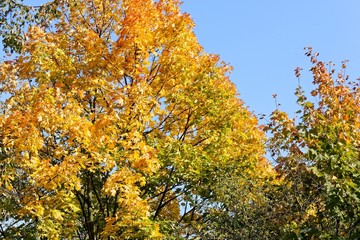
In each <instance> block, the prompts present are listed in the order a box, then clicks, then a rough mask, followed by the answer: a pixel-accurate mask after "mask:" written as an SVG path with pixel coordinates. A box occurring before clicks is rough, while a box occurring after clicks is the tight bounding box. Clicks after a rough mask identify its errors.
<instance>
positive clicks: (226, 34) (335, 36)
mask: <svg viewBox="0 0 360 240" xmlns="http://www.w3.org/2000/svg"><path fill="white" fill-rule="evenodd" d="M44 2H46V0H25V1H24V3H26V4H34V5H38V4H41V3H44ZM182 10H183V11H184V12H187V13H189V14H190V15H191V16H192V18H193V20H194V22H195V24H196V28H195V33H196V35H197V37H198V40H199V42H200V44H201V45H203V46H204V48H205V50H206V51H207V52H209V53H216V54H219V55H220V56H221V58H222V60H223V61H225V62H227V63H229V64H230V65H232V66H233V67H234V71H233V73H232V74H231V76H230V78H231V80H232V81H233V82H234V83H235V84H236V86H237V88H238V91H239V92H240V97H241V98H242V99H243V100H244V101H245V104H246V105H247V106H248V107H249V109H250V111H253V112H254V113H255V114H261V113H264V114H269V113H270V112H271V111H272V110H274V109H275V102H274V99H273V98H272V94H274V93H276V94H277V95H278V102H279V103H281V107H280V109H282V110H284V111H287V112H289V113H290V114H292V113H294V112H295V111H296V109H297V108H296V104H295V101H296V98H295V97H294V96H293V92H294V90H295V88H296V86H297V80H296V78H295V76H294V69H295V68H296V67H298V66H299V67H302V68H303V69H304V71H303V78H302V80H301V84H302V86H303V87H304V88H305V89H310V88H311V87H312V86H311V81H312V79H311V75H310V74H309V73H308V69H309V67H310V64H309V61H308V59H307V57H305V55H304V53H305V51H304V50H303V48H304V47H306V46H312V47H313V48H314V50H315V51H317V52H319V53H320V59H322V60H324V61H333V62H335V63H336V64H337V65H338V66H339V65H340V63H341V61H342V60H345V59H346V60H350V62H349V64H348V66H349V68H348V70H347V73H348V74H349V75H350V77H351V78H352V79H356V78H358V77H360V41H359V40H360V27H359V23H360V1H359V0H342V1H340V0H297V1H296V0H293V1H289V0H272V1H269V0H222V1H219V0H183V4H182Z"/></svg>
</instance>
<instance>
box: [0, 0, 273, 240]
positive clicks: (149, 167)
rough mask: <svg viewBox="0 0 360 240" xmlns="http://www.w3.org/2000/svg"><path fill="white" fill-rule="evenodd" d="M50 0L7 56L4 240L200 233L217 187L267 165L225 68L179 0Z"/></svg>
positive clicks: (3, 77)
mask: <svg viewBox="0 0 360 240" xmlns="http://www.w3.org/2000/svg"><path fill="white" fill-rule="evenodd" d="M57 3H58V5H56V9H55V10H56V12H57V13H58V14H59V15H58V16H57V17H58V18H57V20H56V21H55V22H54V23H55V25H54V26H47V25H46V24H45V25H44V24H39V25H36V24H35V26H31V27H29V30H28V31H27V32H26V35H25V37H24V38H23V39H24V41H23V42H22V45H21V48H17V49H21V54H20V55H19V56H18V57H16V58H14V59H12V60H8V61H5V62H3V63H2V64H1V71H0V82H1V93H2V94H4V95H3V96H5V97H6V100H5V101H4V102H3V113H2V114H1V115H0V127H1V128H0V129H1V133H0V140H1V142H0V143H1V163H0V173H1V183H0V194H1V195H2V196H3V197H2V198H1V199H2V200H1V201H0V204H1V206H2V212H1V216H0V218H1V219H0V221H1V229H0V231H1V234H2V236H3V237H4V238H26V239H34V238H38V237H42V238H48V239H58V238H77V239H100V238H101V239H106V238H108V239H119V238H120V239H157V238H167V239H170V238H171V237H173V238H196V237H198V236H200V235H201V234H203V232H204V231H205V228H206V224H207V222H206V221H207V220H208V218H207V216H209V214H210V213H212V212H213V211H215V210H216V209H217V206H220V205H221V204H222V202H224V203H225V202H226V199H227V195H226V194H227V192H224V191H223V190H222V188H221V186H222V185H223V186H227V185H231V184H232V185H234V186H236V184H245V183H246V182H247V181H251V180H252V179H254V181H255V182H261V181H259V180H256V179H261V178H259V176H260V175H261V174H258V171H259V168H258V167H259V166H261V167H262V169H269V168H270V166H269V163H268V162H267V161H266V160H265V159H264V158H263V157H262V155H263V143H264V135H263V133H262V132H261V131H260V130H259V129H258V128H257V120H256V118H255V117H254V116H253V115H252V114H251V113H249V111H248V110H247V109H246V108H245V107H244V106H243V103H242V102H241V100H239V99H238V95H237V92H236V89H235V87H234V85H233V84H232V83H231V82H230V81H229V79H228V77H227V76H228V73H229V72H230V70H231V68H230V67H229V66H228V65H226V64H225V63H223V62H220V60H219V57H218V56H216V55H211V54H207V53H206V52H204V51H203V49H202V47H201V46H200V45H199V44H198V42H197V40H196V37H195V35H194V33H193V31H192V28H193V25H194V24H193V22H192V21H191V19H190V17H189V15H187V14H185V13H182V12H181V11H180V9H179V2H178V1H177V0H159V1H152V0H131V1H130V0H126V1H120V0H115V1H114V0H111V1H110V0H91V1H76V0H68V1H59V2H57ZM263 175H264V177H267V176H268V175H272V172H271V171H267V172H266V173H265V174H263Z"/></svg>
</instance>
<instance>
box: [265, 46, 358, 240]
mask: <svg viewBox="0 0 360 240" xmlns="http://www.w3.org/2000/svg"><path fill="white" fill-rule="evenodd" d="M308 50H309V51H308V52H307V55H308V56H309V57H310V58H311V62H312V63H313V67H312V68H311V72H312V74H313V77H314V80H313V84H314V85H315V86H316V88H315V89H314V90H313V91H311V95H312V96H313V97H314V98H315V99H316V101H315V102H311V101H309V100H308V99H307V97H306V95H305V93H304V91H303V90H302V89H301V87H300V86H299V87H298V88H297V90H296V96H297V103H298V104H299V106H300V107H301V109H300V110H299V111H298V112H297V113H298V114H299V116H300V117H299V118H298V119H296V120H295V119H290V118H289V117H288V115H287V114H286V113H284V112H281V111H279V110H276V111H274V112H273V113H272V115H271V121H270V123H269V124H268V126H267V131H269V132H270V133H271V134H272V138H271V139H270V141H269V149H270V151H271V153H272V156H274V157H275V159H276V163H277V166H276V170H277V171H278V173H279V174H280V178H282V179H283V181H284V187H283V188H282V191H283V193H282V194H285V195H286V199H283V201H282V202H283V206H282V208H283V209H284V212H283V213H284V215H283V216H284V219H285V220H286V221H284V223H286V222H287V223H286V224H285V225H283V231H284V232H283V237H284V238H292V239H294V238H301V239H358V238H359V236H360V225H359V224H360V208H359V206H360V200H359V197H360V175H359V172H360V162H359V160H360V159H359V146H360V131H359V130H360V115H359V113H360V110H359V107H360V104H359V102H360V95H359V93H360V91H359V85H358V83H357V82H349V81H348V77H347V76H346V75H345V70H346V61H344V62H343V64H342V67H341V71H340V72H339V73H336V72H335V70H334V69H332V68H333V64H332V63H328V64H325V63H324V62H321V61H319V60H318V59H317V56H318V54H317V53H313V52H312V50H311V48H310V49H308ZM296 75H297V77H300V71H299V69H297V70H296ZM282 194H279V196H282Z"/></svg>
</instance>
